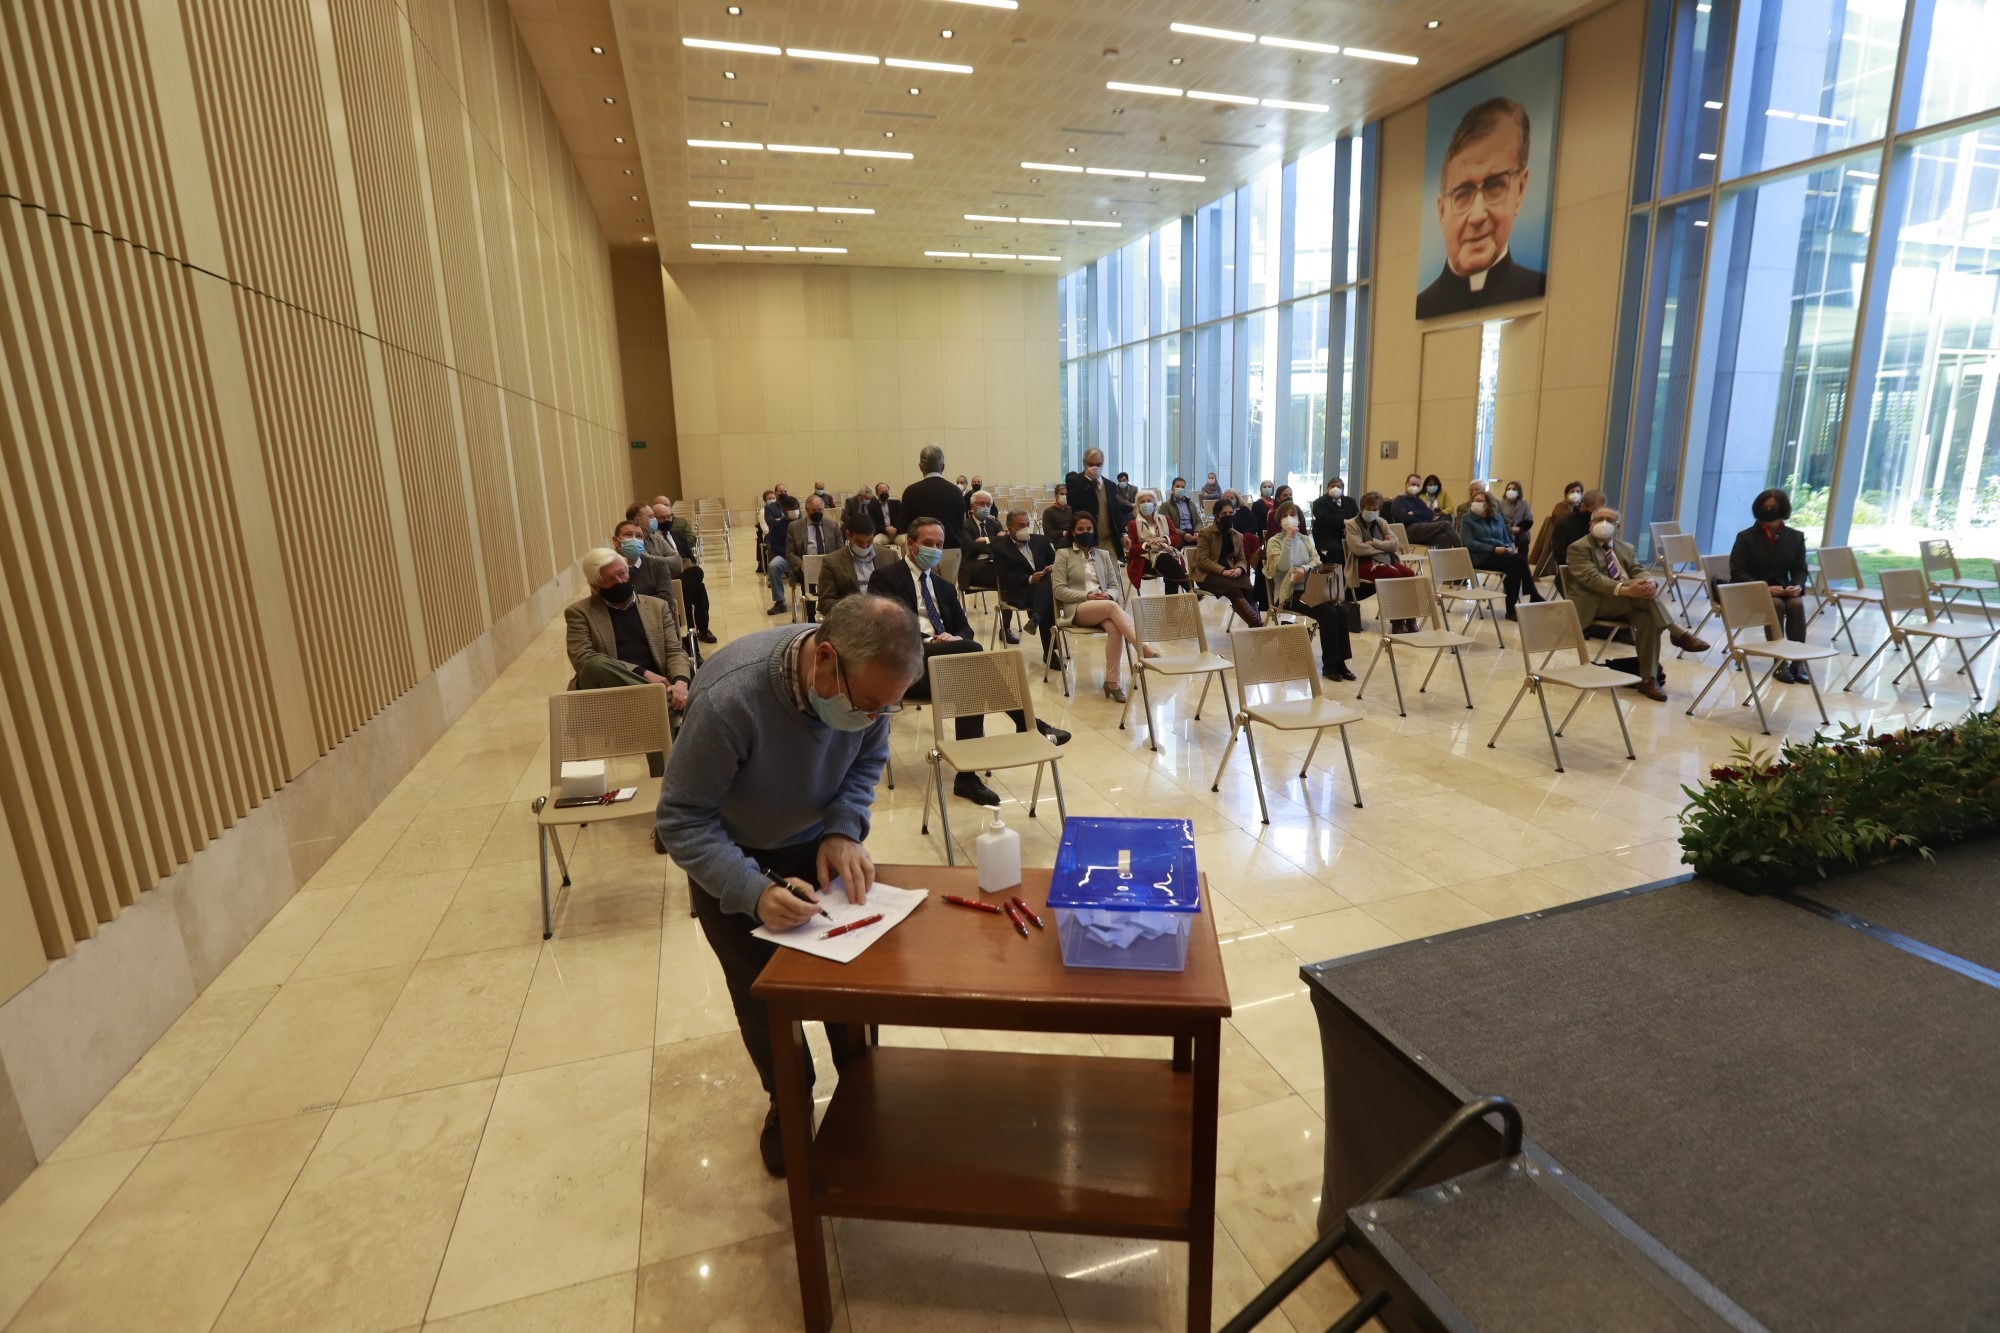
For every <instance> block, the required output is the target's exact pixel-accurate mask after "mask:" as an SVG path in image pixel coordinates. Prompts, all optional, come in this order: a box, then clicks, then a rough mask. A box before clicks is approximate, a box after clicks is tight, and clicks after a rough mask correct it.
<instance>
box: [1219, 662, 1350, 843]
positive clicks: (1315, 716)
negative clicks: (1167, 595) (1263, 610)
mask: <svg viewBox="0 0 2000 1333" xmlns="http://www.w3.org/2000/svg"><path fill="white" fill-rule="evenodd" d="M1229 651H1230V654H1231V655H1232V656H1233V657H1234V658H1235V659H1236V660H1235V663H1234V666H1235V669H1236V695H1237V698H1238V699H1239V700H1240V701H1241V703H1240V706H1239V708H1238V709H1237V713H1236V718H1235V721H1234V722H1233V723H1232V724H1231V726H1230V728H1229V744H1228V745H1226V746H1225V747H1223V751H1222V762H1221V763H1220V764H1218V765H1216V768H1215V781H1213V782H1211V783H1209V785H1208V789H1209V790H1210V791H1220V790H1222V774H1223V770H1225V769H1227V768H1228V767H1229V755H1230V752H1231V751H1232V750H1234V749H1235V748H1236V734H1237V733H1238V732H1241V733H1243V743H1244V745H1246V746H1247V747H1248V748H1249V750H1250V772H1251V774H1252V775H1253V776H1254V777H1255V778H1256V780H1257V810H1258V813H1259V814H1260V815H1262V817H1263V820H1264V822H1265V823H1266V824H1268V823H1270V822H1271V807H1270V806H1269V804H1268V803H1266V801H1265V799H1264V769H1263V765H1262V764H1261V763H1260V762H1259V760H1258V758H1257V737H1256V735H1255V734H1254V733H1253V732H1252V731H1251V730H1250V724H1251V723H1252V722H1261V723H1263V724H1264V725H1265V726H1267V727H1273V728H1275V729H1277V730H1279V731H1307V730H1310V731H1311V732H1312V733H1313V743H1312V745H1311V746H1310V747H1309V748H1308V749H1307V750H1306V758H1305V762H1304V763H1302V764H1300V765H1299V777H1300V778H1301V779H1303V778H1304V777H1305V775H1306V771H1307V770H1308V769H1310V768H1311V767H1312V761H1313V756H1314V755H1315V754H1317V753H1319V743H1320V741H1321V740H1322V739H1324V738H1325V735H1326V729H1327V728H1328V727H1338V728H1340V748H1341V749H1342V750H1344V751H1346V753H1347V781H1348V784H1349V785H1350V786H1351V787H1352V788H1353V789H1354V804H1355V807H1356V808H1357V809H1358V808H1360V805H1361V779H1360V777H1359V775H1357V774H1356V773H1355V771H1354V746H1353V745H1352V744H1350V743H1349V742H1348V739H1347V728H1348V727H1349V726H1351V725H1352V724H1354V723H1356V722H1359V721H1361V718H1362V714H1360V713H1359V712H1357V711H1355V710H1354V709H1352V708H1349V707H1348V706H1347V705H1346V704H1343V703H1337V702H1335V701H1334V700H1332V699H1329V698H1327V697H1325V696H1324V695H1323V694H1321V693H1320V677H1319V668H1318V667H1317V665H1315V663H1314V662H1313V648H1312V637H1311V636H1310V635H1308V634H1307V633H1306V631H1305V627H1304V626H1303V625H1266V626H1264V627H1263V628H1262V629H1239V630H1231V631H1230V634H1229ZM1283 685H1292V686H1297V687H1299V688H1301V689H1304V690H1305V691H1306V697H1305V698H1303V699H1298V698H1281V699H1274V700H1272V701H1271V702H1269V703H1252V702H1250V691H1252V690H1254V689H1259V688H1262V687H1266V686H1283Z"/></svg>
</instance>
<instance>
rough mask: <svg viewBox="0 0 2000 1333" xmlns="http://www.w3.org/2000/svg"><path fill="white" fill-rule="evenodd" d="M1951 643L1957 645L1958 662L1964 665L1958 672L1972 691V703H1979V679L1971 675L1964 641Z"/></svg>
mask: <svg viewBox="0 0 2000 1333" xmlns="http://www.w3.org/2000/svg"><path fill="white" fill-rule="evenodd" d="M1982 605H1983V602H1982ZM1952 642H1953V643H1955V644H1957V645H1958V660H1959V661H1961V662H1963V663H1964V664H1965V665H1964V666H1963V667H1962V668H1961V669H1960V670H1961V673H1962V674H1963V675H1964V676H1965V683H1966V685H1967V686H1968V687H1970V689H1971V690H1972V700H1973V702H1974V703H1977V702H1979V678H1978V677H1977V676H1975V675H1973V674H1972V658H1970V657H1967V656H1966V655H1965V640H1963V639H1954V640H1952ZM1986 642H1988V643H1991V642H1993V640H1991V639H1988V640H1987V641H1986Z"/></svg>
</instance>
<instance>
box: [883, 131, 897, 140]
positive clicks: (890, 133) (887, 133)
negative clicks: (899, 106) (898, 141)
mask: <svg viewBox="0 0 2000 1333" xmlns="http://www.w3.org/2000/svg"><path fill="white" fill-rule="evenodd" d="M882 137H883V138H884V139H893V138H895V137H896V132H895V131H894V130H883V131H882Z"/></svg>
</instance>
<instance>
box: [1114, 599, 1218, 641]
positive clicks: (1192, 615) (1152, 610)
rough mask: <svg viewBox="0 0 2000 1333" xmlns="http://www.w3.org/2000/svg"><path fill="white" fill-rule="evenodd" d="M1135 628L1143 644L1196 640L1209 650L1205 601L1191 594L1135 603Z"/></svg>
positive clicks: (1133, 606) (1133, 616)
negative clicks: (1204, 617)
mask: <svg viewBox="0 0 2000 1333" xmlns="http://www.w3.org/2000/svg"><path fill="white" fill-rule="evenodd" d="M1132 626H1133V628H1134V629H1136V630H1138V631H1139V642H1140V643H1144V644H1153V645H1156V646H1157V645H1159V644H1163V643H1178V642H1185V641H1187V640H1190V639H1192V640H1193V641H1194V642H1196V643H1198V644H1200V645H1201V651H1202V652H1204V653H1205V652H1207V651H1208V629H1207V627H1206V626H1205V625H1203V624H1202V620H1201V601H1200V599H1199V598H1197V597H1196V596H1195V595H1194V594H1193V593H1191V592H1177V593H1174V594H1173V595H1172V596H1169V597H1141V598H1139V599H1137V600H1136V601H1134V602H1133V603H1132Z"/></svg>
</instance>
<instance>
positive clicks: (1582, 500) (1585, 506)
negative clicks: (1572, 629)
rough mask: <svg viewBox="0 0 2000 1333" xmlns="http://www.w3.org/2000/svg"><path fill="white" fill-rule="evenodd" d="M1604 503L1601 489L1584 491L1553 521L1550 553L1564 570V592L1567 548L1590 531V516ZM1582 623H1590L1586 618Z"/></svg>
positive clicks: (1566, 585) (1567, 564)
mask: <svg viewBox="0 0 2000 1333" xmlns="http://www.w3.org/2000/svg"><path fill="white" fill-rule="evenodd" d="M1603 503H1604V492H1603V491H1584V492H1582V493H1580V494H1579V495H1578V496H1577V497H1576V503H1575V505H1574V506H1573V507H1572V508H1571V509H1570V511H1569V512H1568V513H1567V514H1564V515H1563V516H1562V517H1561V518H1560V519H1557V520H1555V522H1554V529H1555V531H1554V535H1553V536H1552V537H1551V538H1550V554H1551V555H1552V556H1554V558H1555V562H1556V568H1557V569H1558V570H1562V571H1565V575H1564V577H1565V584H1564V588H1565V592H1567V588H1568V584H1567V572H1566V571H1567V570H1568V568H1569V548H1570V544H1571V543H1572V542H1579V541H1582V540H1583V538H1584V537H1585V536H1586V535H1587V534H1588V533H1589V532H1590V516H1591V515H1592V514H1594V513H1596V512H1597V510H1598V508H1599V506H1601V505H1602V504H1603ZM1584 623H1585V624H1586V625H1587V624H1589V623H1590V621H1589V620H1588V618H1586V619H1585V621H1584Z"/></svg>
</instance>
